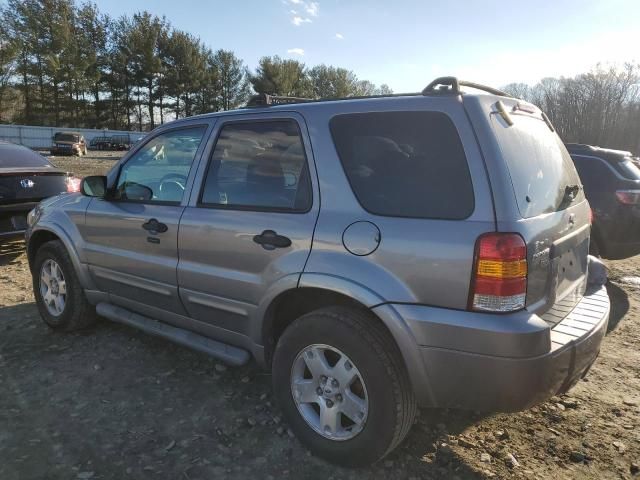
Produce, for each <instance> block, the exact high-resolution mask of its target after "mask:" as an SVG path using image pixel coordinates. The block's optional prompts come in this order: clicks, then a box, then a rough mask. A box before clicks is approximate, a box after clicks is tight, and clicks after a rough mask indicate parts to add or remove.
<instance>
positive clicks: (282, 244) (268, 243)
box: [253, 230, 291, 250]
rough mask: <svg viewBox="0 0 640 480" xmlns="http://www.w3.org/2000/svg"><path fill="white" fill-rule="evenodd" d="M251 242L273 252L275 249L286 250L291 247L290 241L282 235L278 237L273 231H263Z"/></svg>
mask: <svg viewBox="0 0 640 480" xmlns="http://www.w3.org/2000/svg"><path fill="white" fill-rule="evenodd" d="M253 241H254V242H256V243H257V244H258V245H262V248H264V249H265V250H273V249H275V248H287V247H290V246H291V240H290V239H289V238H287V237H285V236H283V235H278V234H277V233H276V232H274V231H273V230H265V231H264V232H262V233H261V234H260V235H256V236H254V237H253Z"/></svg>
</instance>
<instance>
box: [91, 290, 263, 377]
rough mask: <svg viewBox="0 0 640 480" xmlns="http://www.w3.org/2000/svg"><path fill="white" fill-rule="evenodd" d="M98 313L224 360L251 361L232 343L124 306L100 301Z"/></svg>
mask: <svg viewBox="0 0 640 480" xmlns="http://www.w3.org/2000/svg"><path fill="white" fill-rule="evenodd" d="M96 312H97V313H98V315H100V316H102V317H105V318H107V319H109V320H112V321H114V322H118V323H122V324H124V325H128V326H130V327H133V328H137V329H139V330H142V331H143V332H146V333H150V334H151V335H155V336H158V337H162V338H165V339H167V340H170V341H172V342H175V343H178V344H180V345H184V346H185V347H189V348H191V349H193V350H197V351H198V352H202V353H206V354H207V355H211V356H212V357H215V358H218V359H220V360H222V361H223V362H225V363H227V364H229V365H234V366H240V365H244V364H246V363H247V362H248V361H249V358H250V355H249V352H247V351H246V350H243V349H241V348H238V347H234V346H232V345H227V344H225V343H221V342H218V341H216V340H212V339H210V338H207V337H203V336H202V335H198V334H197V333H194V332H191V331H189V330H185V329H183V328H178V327H174V326H171V325H167V324H166V323H161V322H158V321H157V320H153V319H151V318H148V317H144V316H142V315H138V314H137V313H133V312H130V311H129V310H126V309H124V308H122V307H117V306H115V305H111V304H110V303H104V302H103V303H99V304H98V305H97V306H96Z"/></svg>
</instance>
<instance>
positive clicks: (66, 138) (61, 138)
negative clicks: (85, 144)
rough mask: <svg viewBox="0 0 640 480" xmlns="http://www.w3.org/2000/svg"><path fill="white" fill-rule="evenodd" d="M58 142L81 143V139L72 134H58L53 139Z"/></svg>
mask: <svg viewBox="0 0 640 480" xmlns="http://www.w3.org/2000/svg"><path fill="white" fill-rule="evenodd" d="M53 138H54V140H55V141H56V142H79V141H80V137H78V136H77V135H72V134H70V133H56V134H55V136H54V137H53Z"/></svg>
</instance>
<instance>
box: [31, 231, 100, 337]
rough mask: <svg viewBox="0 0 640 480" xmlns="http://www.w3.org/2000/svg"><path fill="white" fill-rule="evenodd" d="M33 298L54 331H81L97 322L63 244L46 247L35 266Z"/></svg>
mask: <svg viewBox="0 0 640 480" xmlns="http://www.w3.org/2000/svg"><path fill="white" fill-rule="evenodd" d="M32 276H33V294H34V296H35V298H36V305H37V306H38V311H39V312H40V316H41V317H42V319H43V320H44V322H45V323H46V324H47V325H48V326H49V327H51V328H52V329H54V330H64V331H71V330H78V329H81V328H84V327H88V326H89V325H91V324H93V323H94V322H95V321H96V312H95V308H94V307H93V306H92V305H91V304H90V303H89V302H88V301H87V299H86V297H85V295H84V291H83V289H82V285H80V281H79V280H78V276H77V275H76V272H75V270H74V268H73V264H72V262H71V258H70V257H69V253H68V252H67V249H66V248H65V246H64V245H63V244H62V242H60V241H59V240H54V241H50V242H47V243H45V244H43V245H42V246H41V247H40V248H39V249H38V251H37V253H36V257H35V262H34V266H33V272H32Z"/></svg>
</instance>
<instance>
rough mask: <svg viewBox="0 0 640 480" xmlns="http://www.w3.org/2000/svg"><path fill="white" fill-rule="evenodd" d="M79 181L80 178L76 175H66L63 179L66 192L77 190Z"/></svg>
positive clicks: (78, 189)
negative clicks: (65, 184)
mask: <svg viewBox="0 0 640 480" xmlns="http://www.w3.org/2000/svg"><path fill="white" fill-rule="evenodd" d="M81 181H82V179H81V178H78V177H74V176H69V177H67V179H66V180H65V182H66V183H67V192H68V193H75V192H79V191H80V182H81Z"/></svg>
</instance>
